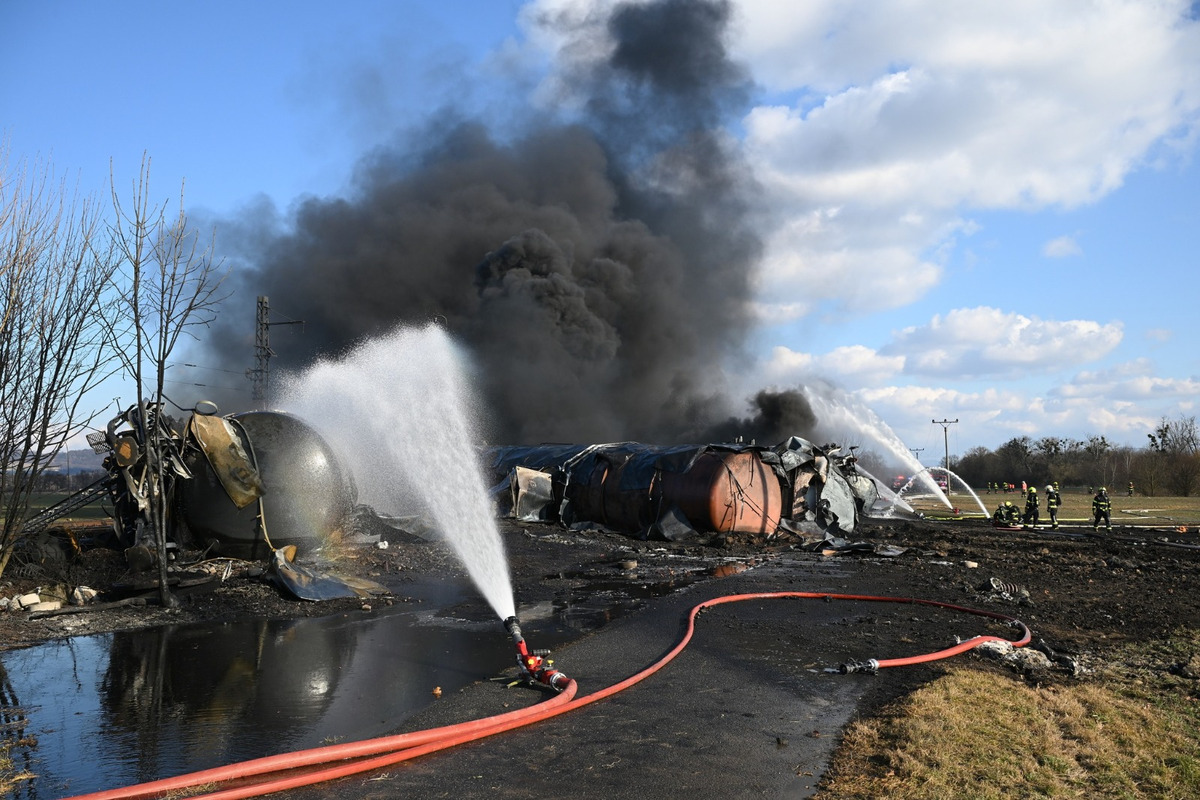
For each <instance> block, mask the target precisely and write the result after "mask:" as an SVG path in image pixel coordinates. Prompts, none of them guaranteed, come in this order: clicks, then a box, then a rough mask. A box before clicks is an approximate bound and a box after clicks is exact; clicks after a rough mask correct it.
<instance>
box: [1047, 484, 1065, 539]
mask: <svg viewBox="0 0 1200 800" xmlns="http://www.w3.org/2000/svg"><path fill="white" fill-rule="evenodd" d="M1060 505H1062V498H1061V497H1059V495H1058V489H1056V488H1054V486H1053V485H1047V486H1046V511H1048V512H1049V513H1050V530H1052V531H1054V530H1058V507H1059V506H1060Z"/></svg>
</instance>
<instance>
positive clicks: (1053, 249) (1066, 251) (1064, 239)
mask: <svg viewBox="0 0 1200 800" xmlns="http://www.w3.org/2000/svg"><path fill="white" fill-rule="evenodd" d="M1042 255H1044V256H1045V257H1046V258H1068V257H1070V256H1079V255H1083V248H1082V247H1080V246H1079V242H1077V241H1075V237H1074V236H1059V237H1058V238H1057V239H1051V240H1050V241H1048V242H1046V244H1045V245H1044V246H1043V247H1042Z"/></svg>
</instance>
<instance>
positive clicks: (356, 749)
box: [67, 592, 1032, 800]
mask: <svg viewBox="0 0 1200 800" xmlns="http://www.w3.org/2000/svg"><path fill="white" fill-rule="evenodd" d="M780 598H801V599H810V600H851V601H862V602H885V603H906V604H911V605H923V606H931V607H935V608H942V609H947V610H950V611H959V612H963V613H967V614H974V615H976V616H981V617H989V618H991V619H995V620H1000V621H1003V622H1007V623H1009V624H1010V625H1013V626H1014V627H1016V628H1018V630H1020V631H1021V632H1022V636H1021V638H1020V639H1018V640H1016V641H1012V640H1010V639H1005V638H1003V637H1000V636H990V635H981V636H975V637H972V638H970V639H967V640H965V641H963V642H960V643H958V644H956V645H954V646H952V647H947V648H945V649H943V650H938V651H936V652H932V653H924V654H921V655H916V656H908V657H904V658H890V659H878V660H877V659H870V660H869V661H867V662H865V663H864V664H851V665H842V668H841V670H840V671H842V672H858V671H869V672H873V671H875V670H876V669H884V668H887V667H900V666H907V665H911V664H921V663H925V662H929V661H936V660H938V659H943V658H949V657H950V656H953V655H958V654H959V653H963V652H966V651H968V650H972V649H974V648H976V647H978V646H979V645H981V644H984V643H985V642H1007V643H1008V644H1011V645H1012V646H1013V647H1023V646H1025V645H1027V644H1029V642H1030V639H1031V638H1032V634H1031V633H1030V630H1029V628H1028V626H1026V625H1025V623H1024V622H1021V621H1020V620H1019V619H1017V618H1015V617H1010V616H1008V615H1006V614H1000V613H997V612H994V611H984V610H980V609H974V608H967V607H965V606H957V605H952V604H950V603H942V602H938V601H936V600H921V599H917V598H908V597H885V596H874V595H855V594H831V593H828V592H757V593H751V594H732V595H724V596H722V597H716V598H713V599H712V600H706V601H704V602H702V603H698V604H697V605H695V606H693V607H692V609H691V611H690V612H689V613H688V617H687V628H686V630H685V631H684V634H683V636H682V637H681V638H680V640H679V642H678V643H677V644H676V645H675V646H674V647H673V648H671V650H670V651H669V652H667V654H666V655H664V656H662V657H661V658H660V659H659V660H658V661H656V662H654V663H653V664H651V665H650V666H648V667H646V668H645V669H643V670H641V671H640V672H637V673H634V674H633V675H631V676H629V677H628V678H625V679H624V680H622V681H620V682H618V683H614V684H613V685H611V686H609V687H607V688H605V689H601V690H599V691H597V692H593V693H592V694H589V695H585V696H583V697H578V696H577V690H578V687H577V686H576V683H575V681H574V680H572V681H570V682H569V683H568V684H567V685H566V688H564V690H563V691H562V692H561V693H559V694H557V695H556V696H555V697H553V698H551V699H550V700H548V701H546V702H544V703H539V704H537V705H534V706H529V707H527V708H522V709H518V710H516V711H509V712H507V713H504V714H499V715H496V716H493V717H485V718H483V719H478V720H470V721H467V722H460V723H458V724H455V725H447V726H444V727H440V728H431V729H428V730H424V731H415V732H413V733H405V734H399V735H395V736H384V737H380V738H377V739H367V740H364V741H359V742H347V743H344V744H335V745H329V746H326V747H318V748H314V749H311V750H300V751H297V752H294V753H282V754H280V755H275V756H267V757H265V758H258V759H254V760H251V761H244V762H241V763H238V764H230V765H228V766H224V767H216V768H213V769H207V770H203V771H200V772H193V773H189V774H186V775H180V776H178V777H174V778H164V779H162V780H157V781H151V782H149V783H141V784H137V785H135V786H126V787H122V788H118V789H110V790H106V791H102V792H96V793H93V794H87V795H78V796H76V797H74V798H67V800H138V798H152V797H162V796H164V795H166V794H167V793H175V794H176V795H182V793H183V792H184V791H185V790H198V789H199V790H203V789H208V788H210V787H212V785H213V784H222V783H230V782H234V781H237V783H238V785H235V786H232V787H231V788H226V789H222V790H219V791H214V792H212V793H210V794H204V795H192V797H193V798H194V799H195V798H206V800H237V799H238V798H247V797H259V796H261V795H265V794H270V793H272V792H280V791H284V790H287V789H295V788H298V787H301V786H309V785H313V784H317V783H322V782H324V781H329V780H333V779H335V778H344V777H347V776H349V775H355V774H358V773H361V772H368V771H371V770H376V769H381V768H383V767H387V766H391V765H393V764H397V763H399V762H401V761H407V760H409V759H412V758H416V757H418V756H422V755H426V754H428V753H433V752H437V751H438V750H444V749H447V748H450V747H454V746H456V745H459V744H463V743H465V742H470V741H474V740H476V739H482V738H484V737H487V736H492V735H494V734H497V733H502V732H504V731H507V730H512V729H514V728H519V727H522V726H525V725H530V724H532V723H534V722H539V721H541V720H545V719H550V718H551V717H555V716H558V715H559V714H565V713H566V712H568V711H573V710H574V709H577V708H580V707H582V706H585V705H588V704H590V703H595V702H596V701H598V700H603V699H605V698H607V697H611V696H612V695H614V694H616V693H617V692H620V691H623V690H625V689H628V688H629V687H630V686H633V685H634V684H637V683H640V682H641V681H643V680H645V679H646V678H648V677H650V676H651V675H653V674H654V673H656V672H658V671H659V670H660V669H662V668H663V667H665V666H666V665H667V664H668V663H670V662H671V661H672V660H673V659H674V658H675V656H677V655H679V653H680V652H681V651H682V650H683V649H684V648H685V647H687V645H688V642H690V641H691V639H692V634H693V633H694V632H695V628H696V617H697V616H698V615H699V614H700V612H701V611H704V610H705V609H708V608H712V607H714V606H719V605H724V604H726V603H736V602H742V601H746V600H774V599H780ZM335 762H336V763H335ZM282 773H287V774H282ZM250 779H259V780H257V781H254V782H249V783H247V781H248V780H250Z"/></svg>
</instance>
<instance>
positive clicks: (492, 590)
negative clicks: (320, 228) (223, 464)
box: [281, 325, 516, 619]
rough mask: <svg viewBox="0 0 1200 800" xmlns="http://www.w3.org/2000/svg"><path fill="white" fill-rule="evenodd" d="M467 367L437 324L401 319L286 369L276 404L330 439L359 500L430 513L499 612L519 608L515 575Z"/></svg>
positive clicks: (390, 509) (390, 510)
mask: <svg viewBox="0 0 1200 800" xmlns="http://www.w3.org/2000/svg"><path fill="white" fill-rule="evenodd" d="M465 372H466V364H465V359H464V358H463V356H462V354H461V353H460V352H459V350H458V348H457V347H456V346H455V345H454V343H453V342H452V341H451V339H450V337H449V336H448V335H447V334H446V332H445V331H443V330H442V329H441V328H440V327H438V326H436V325H429V326H426V327H424V328H399V329H397V330H395V331H393V332H392V333H390V334H388V335H387V336H383V337H379V338H375V339H371V340H368V341H366V342H364V343H362V344H361V345H359V346H358V347H356V348H355V349H354V350H352V351H350V352H349V353H347V354H346V355H345V356H343V357H342V358H340V359H338V360H337V361H322V362H319V363H317V364H316V365H314V366H312V367H311V368H309V369H307V370H305V371H304V372H303V373H301V374H299V375H295V376H291V377H289V378H288V379H286V380H285V382H284V388H283V391H282V395H281V396H282V401H281V406H282V408H283V409H284V410H286V411H290V412H292V413H294V414H296V415H298V416H300V417H302V418H303V419H304V420H305V421H306V422H308V423H309V424H311V425H312V426H314V427H315V428H316V429H317V430H319V431H320V432H321V433H322V434H323V435H324V436H325V437H326V438H327V439H329V441H330V444H331V445H332V446H333V447H334V449H335V450H336V451H337V452H338V453H339V455H340V456H341V457H342V458H343V459H344V460H345V461H346V464H347V466H348V467H349V468H350V469H351V471H352V472H353V474H354V479H355V482H356V483H357V485H358V491H359V499H360V500H361V502H363V503H366V504H368V505H370V506H372V507H374V508H375V510H376V511H378V512H380V513H384V514H394V515H403V514H411V513H413V512H414V510H418V509H419V510H421V511H423V512H425V513H426V514H428V516H429V517H430V519H431V520H432V522H433V524H434V525H435V526H436V527H437V529H438V530H439V531H440V532H441V533H442V535H444V536H445V537H446V539H447V540H448V541H449V542H450V544H451V546H453V548H454V550H455V552H456V553H457V554H458V557H459V558H460V559H461V560H462V563H463V566H464V567H466V569H467V572H468V573H469V574H470V576H471V579H472V581H473V582H474V583H475V586H476V587H477V588H478V589H479V591H480V593H481V594H482V595H483V597H484V599H485V600H487V602H488V603H489V604H490V605H491V606H492V608H493V609H494V610H495V612H496V613H497V614H498V615H499V616H500V618H501V619H505V618H507V617H510V616H513V615H514V614H515V613H516V610H515V606H514V601H513V590H512V580H511V578H510V576H509V571H508V559H507V557H506V555H505V552H504V543H503V541H502V540H501V539H500V533H499V530H498V528H497V526H496V518H495V512H494V509H493V508H492V504H491V502H490V500H489V498H488V496H487V488H486V483H485V481H484V478H483V471H482V468H481V466H480V463H479V453H478V449H477V448H478V443H479V437H478V429H477V427H476V426H475V425H474V424H473V420H476V419H478V418H479V415H478V406H477V404H476V402H475V400H474V397H473V396H472V393H471V391H470V387H469V386H468V384H467V382H466V380H465V379H464V375H465Z"/></svg>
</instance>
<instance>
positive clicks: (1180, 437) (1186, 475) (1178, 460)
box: [1147, 415, 1200, 497]
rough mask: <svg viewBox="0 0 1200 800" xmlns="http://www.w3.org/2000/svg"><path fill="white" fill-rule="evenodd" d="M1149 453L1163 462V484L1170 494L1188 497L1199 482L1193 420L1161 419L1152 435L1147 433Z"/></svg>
mask: <svg viewBox="0 0 1200 800" xmlns="http://www.w3.org/2000/svg"><path fill="white" fill-rule="evenodd" d="M1147 436H1148V437H1149V439H1150V450H1151V451H1153V452H1154V453H1157V454H1158V455H1159V456H1160V457H1161V458H1162V460H1163V461H1164V462H1165V463H1166V476H1165V480H1164V482H1165V484H1166V487H1167V489H1168V491H1170V492H1171V494H1175V495H1179V496H1180V497H1188V496H1190V495H1191V493H1192V492H1193V491H1194V490H1195V488H1196V483H1197V480H1198V479H1200V431H1198V430H1197V427H1196V418H1195V417H1185V416H1183V415H1180V417H1179V419H1176V420H1169V419H1167V418H1166V417H1163V418H1162V422H1160V423H1159V426H1158V427H1157V428H1155V430H1154V433H1150V434H1147Z"/></svg>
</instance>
